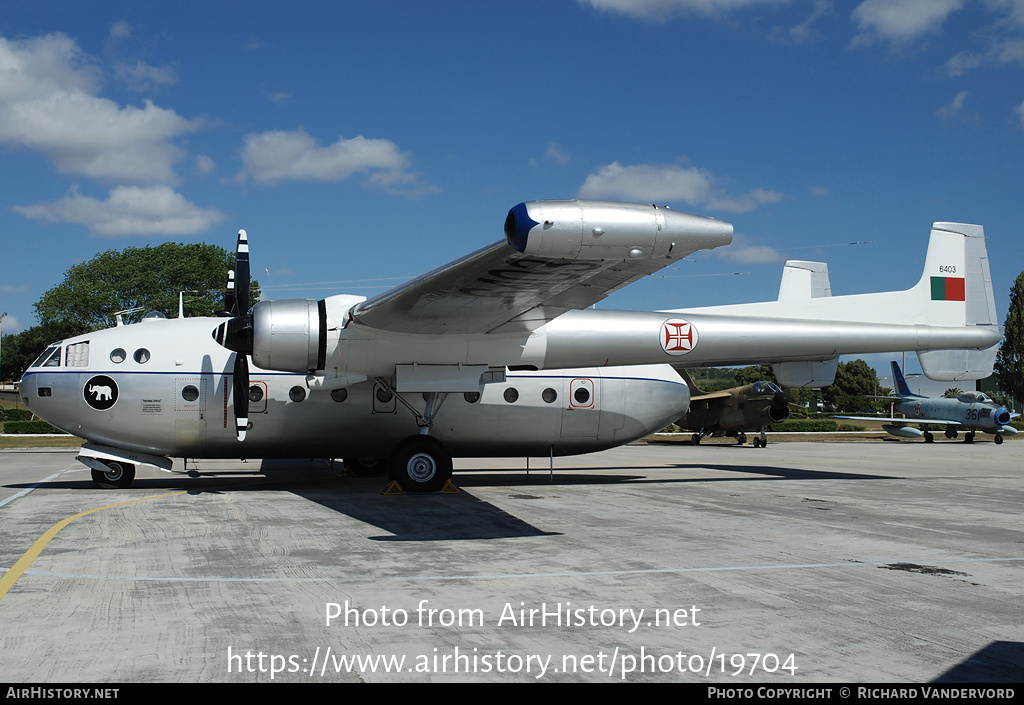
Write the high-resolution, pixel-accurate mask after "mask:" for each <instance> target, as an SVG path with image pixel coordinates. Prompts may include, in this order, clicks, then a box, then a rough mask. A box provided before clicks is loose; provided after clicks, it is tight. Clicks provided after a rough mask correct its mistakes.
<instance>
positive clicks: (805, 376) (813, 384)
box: [772, 357, 839, 389]
mask: <svg viewBox="0 0 1024 705" xmlns="http://www.w3.org/2000/svg"><path fill="white" fill-rule="evenodd" d="M838 367H839V358H838V357H834V358H832V359H831V360H821V361H804V362H776V363H775V364H773V365H772V372H774V373H775V379H777V380H778V381H779V384H781V385H782V386H783V387H785V388H786V389H795V388H797V389H798V388H807V389H818V388H820V387H827V386H828V385H830V384H832V383H833V382H835V380H836V369H837V368H838Z"/></svg>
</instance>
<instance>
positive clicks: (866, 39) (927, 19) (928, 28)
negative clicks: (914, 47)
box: [852, 0, 965, 45]
mask: <svg viewBox="0 0 1024 705" xmlns="http://www.w3.org/2000/svg"><path fill="white" fill-rule="evenodd" d="M964 2H965V0H864V2H862V3H861V4H860V5H858V6H857V7H856V8H855V9H854V11H853V14H852V18H853V21H854V22H855V23H856V24H857V25H858V26H859V27H860V29H861V34H859V35H857V36H856V37H854V40H853V42H854V44H855V45H857V44H871V43H872V42H873V41H874V40H876V39H882V40H885V41H890V42H894V43H897V44H901V43H906V42H910V41H913V40H914V39H917V38H918V37H921V36H923V35H925V34H931V33H933V32H936V31H938V29H939V27H941V26H942V23H943V22H945V21H946V18H947V17H948V16H949V15H950V14H952V13H954V12H956V11H957V10H959V9H960V8H962V7H963V6H964Z"/></svg>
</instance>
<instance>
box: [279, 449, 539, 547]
mask: <svg viewBox="0 0 1024 705" xmlns="http://www.w3.org/2000/svg"><path fill="white" fill-rule="evenodd" d="M295 466H296V463H295V461H287V460H265V461H263V469H262V472H263V474H264V475H266V476H267V477H268V478H271V479H272V478H274V477H275V476H283V477H282V481H284V479H285V478H287V477H294V473H295ZM340 470H341V465H340V463H339V464H337V465H336V466H335V470H334V472H333V474H334V475H335V477H330V478H326V479H325V480H324V481H322V482H316V483H307V484H304V485H301V486H291V487H289V491H290V492H292V493H293V494H295V495H296V496H299V497H303V498H304V499H308V500H309V501H311V502H316V503H317V504H319V505H321V506H323V507H327V508H328V509H331V510H333V511H336V512H338V513H340V514H344V515H346V516H348V517H351V518H352V519H355V520H357V521H361V522H363V523H364V524H369V525H371V526H376V527H377V528H379V529H381V530H383V531H386V532H388V533H389V534H391V535H390V536H369V537H368V538H369V539H370V540H373V541H467V540H480V539H499V538H525V537H529V536H555V535H558V534H557V532H548V531H542V530H541V529H538V528H537V527H535V526H532V525H531V524H529V523H527V522H525V521H523V520H522V519H519V518H518V517H516V516H514V515H512V514H509V513H508V512H506V511H505V510H503V509H500V508H498V507H496V506H494V505H493V504H491V503H490V502H486V501H484V500H481V499H479V498H478V497H474V496H473V495H471V494H469V493H468V492H460V493H459V494H401V495H384V494H383V490H384V488H385V486H386V485H387V479H386V478H385V476H384V475H377V476H371V477H344V478H339V477H336V475H337V473H338V472H339V471H340Z"/></svg>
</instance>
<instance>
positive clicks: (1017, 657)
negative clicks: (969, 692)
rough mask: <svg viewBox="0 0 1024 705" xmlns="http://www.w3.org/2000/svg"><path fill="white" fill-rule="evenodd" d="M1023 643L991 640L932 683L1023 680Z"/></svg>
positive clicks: (1012, 681)
mask: <svg viewBox="0 0 1024 705" xmlns="http://www.w3.org/2000/svg"><path fill="white" fill-rule="evenodd" d="M1021 664H1024V643H1021V642H1019V641H993V642H992V643H991V644H989V645H988V646H986V647H985V648H984V649H981V650H980V651H976V652H974V653H973V654H971V655H970V656H968V657H967V658H965V659H964V660H963V661H961V662H960V663H958V664H957V665H955V666H953V667H952V668H950V669H949V670H948V671H946V672H945V673H942V674H940V675H938V676H936V677H935V678H934V679H933V680H932V683H1022V682H1024V666H1022V665H1021Z"/></svg>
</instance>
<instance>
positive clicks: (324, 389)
mask: <svg viewBox="0 0 1024 705" xmlns="http://www.w3.org/2000/svg"><path fill="white" fill-rule="evenodd" d="M504 231H505V238H504V239H501V240H500V241H498V242H496V243H494V244H492V245H490V246H487V247H484V248H482V249H480V250H478V251H476V252H473V253H472V254H469V255H467V256H465V257H463V258H461V259H458V260H456V261H454V262H451V263H449V264H446V265H444V266H442V267H440V268H438V269H435V270H433V271H431V272H429V273H427V274H424V275H422V276H420V277H418V278H416V279H413V280H411V281H409V282H407V283H405V284H402V285H400V286H397V287H395V288H393V289H391V290H389V291H386V292H384V293H382V294H380V295H378V296H375V297H373V298H370V299H365V298H364V297H357V296H348V295H337V296H330V297H328V298H326V299H322V300H320V301H314V300H307V299H289V300H276V301H263V302H260V303H258V304H256V305H255V306H254V307H253V308H252V310H251V311H249V310H246V309H247V304H248V300H249V253H248V240H247V237H246V234H245V232H244V231H240V232H239V237H238V250H237V269H236V272H235V277H236V281H237V283H238V287H237V292H236V291H234V290H233V288H232V284H231V283H230V280H229V295H228V298H227V308H228V309H229V311H228V312H227V314H228V315H227V316H226V317H221V318H184V317H181V316H180V315H179V317H178V318H176V319H167V318H163V317H158V318H147V319H145V320H143V321H141V322H139V323H135V324H131V325H124V326H116V327H114V328H109V329H106V330H100V331H95V332H93V333H88V334H86V335H80V336H76V337H73V338H69V339H67V340H63V341H60V342H57V343H54V344H53V345H51V346H50V347H49V348H48V349H47V350H46V351H45V352H44V353H43V354H42V355H41V356H40V358H39V359H38V360H37V361H36V362H35V363H33V365H32V366H31V367H30V368H29V369H28V370H27V371H26V373H25V374H24V376H23V378H22V381H21V386H20V393H21V395H22V397H23V399H24V400H25V403H26V405H27V406H29V407H30V408H31V410H32V411H33V412H35V413H36V414H38V415H39V416H40V417H42V418H44V419H46V420H47V421H49V422H50V423H52V424H54V425H55V426H58V427H60V428H62V429H65V430H67V431H69V432H71V433H73V434H75V435H78V436H81V437H82V438H84V439H85V440H86V443H85V444H84V445H83V446H82V449H81V451H80V453H79V456H78V459H79V460H80V461H81V462H83V463H85V464H86V465H88V466H89V467H90V468H91V469H92V476H93V480H94V481H95V482H96V484H98V485H100V486H101V487H127V486H129V485H130V484H131V482H132V480H133V478H134V476H135V468H136V467H137V466H139V465H149V466H154V467H157V468H161V469H164V470H169V469H170V467H171V458H172V457H185V458H266V457H300V458H314V457H322V458H343V459H344V460H345V461H346V463H347V464H349V465H350V466H353V467H354V468H355V469H357V471H358V470H360V469H365V470H369V469H370V468H372V467H373V466H374V465H375V464H377V465H383V466H384V467H385V468H386V469H387V471H388V472H389V474H390V476H391V478H393V479H395V480H397V481H398V483H399V484H400V485H401V486H402V488H403V489H405V490H406V491H421V492H427V491H436V490H438V489H440V488H441V487H443V485H444V484H445V483H446V482H447V481H448V479H449V478H450V477H451V473H452V458H453V456H458V457H480V456H496V455H501V456H548V455H550V456H551V457H554V456H556V455H558V456H561V455H571V454H578V453H587V452H590V451H596V450H601V449H605V448H610V447H614V446H618V445H621V444H624V443H628V442H630V441H633V440H635V439H638V438H641V437H643V436H644V435H646V434H648V433H650V432H653V431H656V430H658V429H660V428H663V427H664V426H666V425H668V424H669V423H670V422H672V421H673V420H675V419H677V418H679V417H680V416H681V415H682V414H684V413H685V412H686V410H687V408H688V406H689V401H690V392H689V390H688V388H687V385H686V384H685V382H684V381H683V380H682V379H681V378H680V377H679V375H678V374H677V373H676V372H675V371H674V370H673V368H672V366H671V363H680V364H682V363H684V358H685V364H686V366H702V365H720V364H754V363H765V362H770V363H774V364H775V366H774V370H775V372H776V375H777V376H778V378H779V379H780V381H781V382H782V383H783V384H784V385H786V386H799V385H812V386H820V385H821V384H823V383H824V384H827V383H829V382H831V380H832V375H834V373H835V364H836V360H837V358H838V356H839V355H841V354H846V353H853V354H858V353H873V352H887V351H899V350H915V351H919V355H920V358H921V363H922V366H923V367H924V368H925V371H926V373H927V374H928V375H929V376H933V377H939V378H943V379H947V378H948V379H971V378H978V377H983V376H986V375H988V374H990V373H991V368H992V363H993V360H994V356H995V349H994V347H993V346H994V344H995V343H997V342H998V340H999V339H1000V337H1001V336H1000V332H999V329H998V325H997V323H996V321H995V309H994V304H993V296H992V286H991V281H990V277H989V275H988V263H987V254H986V251H985V242H984V236H983V233H982V228H981V227H980V226H976V225H959V224H952V223H937V224H935V225H934V226H933V229H932V236H931V241H930V244H929V248H928V254H927V258H926V262H925V271H924V275H923V277H922V279H921V282H920V283H919V284H917V285H916V286H915V287H913V288H912V289H910V290H908V291H903V292H889V293H881V294H865V295H855V296H838V297H820V296H816V295H815V293H814V287H815V282H816V281H817V280H816V278H815V276H814V266H811V265H815V266H817V265H818V263H805V264H806V265H807V266H806V267H804V268H803V269H801V268H800V267H795V268H788V270H787V271H790V273H789V275H787V277H786V278H784V286H788V288H789V289H790V290H797V292H798V293H797V295H792V293H790V294H787V295H786V296H782V297H780V299H781V300H780V301H776V302H766V303H762V304H745V305H740V306H724V307H713V308H709V309H693V310H689V311H611V310H607V311H606V310H595V309H591V308H588V307H590V306H592V305H593V304H595V303H597V302H599V301H601V300H602V299H604V298H605V297H606V296H608V295H609V294H610V293H612V292H613V291H616V290H617V289H620V288H622V287H624V286H626V285H628V284H630V283H632V282H634V281H637V280H638V279H640V278H642V277H644V276H646V275H649V274H651V273H653V272H656V271H657V270H659V269H661V268H663V267H665V266H668V265H671V264H672V263H674V262H677V261H679V260H680V259H682V258H683V257H686V256H687V255H689V254H691V253H693V252H695V251H697V250H701V249H712V248H715V247H720V246H723V245H727V244H729V243H730V242H731V240H732V226H731V225H730V224H729V223H725V222H722V221H719V220H715V219H713V218H705V217H700V216H696V215H690V214H687V213H683V212H679V211H675V210H671V209H668V208H664V207H656V206H651V205H639V204H628V203H610V202H600V201H576V200H573V201H530V202H526V203H520V204H519V205H517V206H515V207H514V208H512V210H511V211H509V213H508V217H507V218H506V220H505V226H504ZM822 266H823V265H822ZM801 273H803V274H806V276H803V274H801ZM801 277H802V278H801ZM787 279H788V280H789V284H788V285H787V284H786V281H787ZM937 281H938V282H939V283H938V284H937V283H936V282H937ZM940 285H941V286H942V287H945V288H943V289H942V291H941V295H940V293H939V288H937V287H940ZM951 291H952V292H953V293H952V294H950V292H951ZM826 380H827V381H826Z"/></svg>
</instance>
